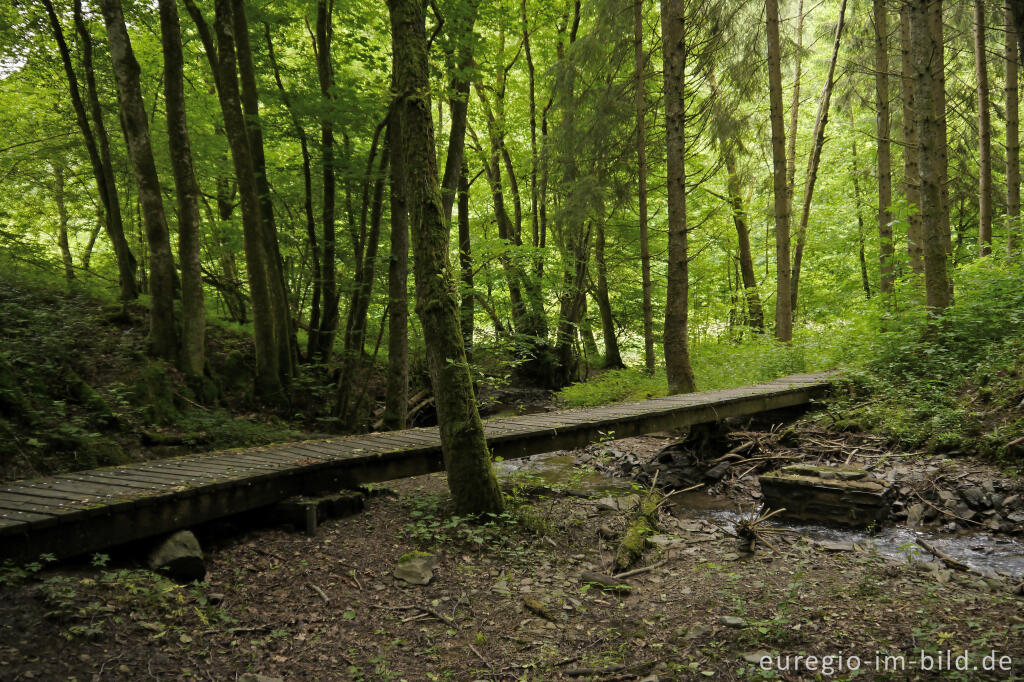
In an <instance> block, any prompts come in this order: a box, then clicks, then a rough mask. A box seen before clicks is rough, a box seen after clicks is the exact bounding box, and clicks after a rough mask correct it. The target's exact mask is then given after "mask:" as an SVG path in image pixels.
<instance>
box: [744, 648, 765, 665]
mask: <svg viewBox="0 0 1024 682" xmlns="http://www.w3.org/2000/svg"><path fill="white" fill-rule="evenodd" d="M771 657H772V654H771V652H769V651H765V650H764V649H759V650H758V651H748V652H747V653H745V654H743V660H744V661H746V662H747V663H753V664H754V665H761V661H763V660H764V659H766V658H767V659H769V660H771Z"/></svg>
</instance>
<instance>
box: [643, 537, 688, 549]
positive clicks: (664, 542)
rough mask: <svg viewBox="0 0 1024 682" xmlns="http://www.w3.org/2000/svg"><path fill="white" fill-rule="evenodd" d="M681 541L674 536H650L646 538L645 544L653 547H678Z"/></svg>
mask: <svg viewBox="0 0 1024 682" xmlns="http://www.w3.org/2000/svg"><path fill="white" fill-rule="evenodd" d="M682 541H683V539H682V538H680V537H676V536H675V535H651V536H650V537H648V538H647V544H649V545H651V546H653V547H662V548H664V547H672V546H673V545H678V544H679V543H681V542H682Z"/></svg>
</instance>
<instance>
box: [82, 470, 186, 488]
mask: <svg viewBox="0 0 1024 682" xmlns="http://www.w3.org/2000/svg"><path fill="white" fill-rule="evenodd" d="M62 477H63V478H69V479H72V480H75V481H84V482H89V481H97V482H100V483H102V482H104V481H109V482H110V483H112V484H114V485H119V486H123V487H125V488H131V489H133V490H136V491H140V490H152V491H157V490H165V489H167V486H165V485H162V484H158V483H139V482H138V481H134V480H128V479H126V478H122V477H118V476H103V475H99V474H98V473H97V472H95V471H80V472H78V473H74V474H63V475H62Z"/></svg>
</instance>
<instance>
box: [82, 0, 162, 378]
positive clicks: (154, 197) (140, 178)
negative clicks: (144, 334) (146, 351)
mask: <svg viewBox="0 0 1024 682" xmlns="http://www.w3.org/2000/svg"><path fill="white" fill-rule="evenodd" d="M100 8H101V10H102V12H103V21H104V23H105V24H106V26H107V42H108V44H109V46H110V59H111V62H112V63H113V66H114V80H115V82H116V84H117V99H118V103H119V104H120V109H121V125H122V129H123V130H124V139H125V143H126V145H127V147H128V158H129V159H130V160H131V164H132V170H133V172H134V175H135V182H136V184H137V185H138V188H139V203H140V206H141V210H142V218H143V222H144V224H145V227H146V244H147V246H148V247H149V259H150V283H149V293H150V313H149V315H150V318H149V341H148V342H149V348H150V352H151V353H152V354H153V355H155V356H156V357H159V358H163V359H165V360H167V361H169V362H177V361H178V347H179V346H178V334H177V329H176V328H175V325H174V258H173V256H172V255H171V242H170V235H169V233H168V230H167V218H166V216H165V215H164V204H163V199H162V197H161V195H160V180H159V178H157V174H156V161H155V160H154V159H153V148H152V146H151V144H150V139H149V123H148V121H147V119H146V108H145V104H144V103H143V101H142V88H141V86H140V84H139V63H138V62H137V61H136V60H135V54H134V52H132V46H131V42H130V40H129V38H128V29H127V28H126V27H125V24H124V15H123V14H122V11H121V0H100Z"/></svg>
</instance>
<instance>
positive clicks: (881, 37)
mask: <svg viewBox="0 0 1024 682" xmlns="http://www.w3.org/2000/svg"><path fill="white" fill-rule="evenodd" d="M872 9H873V10H874V17H875V111H876V115H875V134H876V136H877V138H878V142H877V144H878V265H879V273H880V277H879V280H880V281H879V291H881V292H882V293H883V294H891V293H893V291H894V284H895V268H894V265H895V260H894V258H895V247H894V245H893V239H892V213H891V211H890V206H892V160H891V152H890V144H889V143H890V139H889V136H890V115H889V9H888V8H887V7H886V0H873V3H872Z"/></svg>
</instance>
